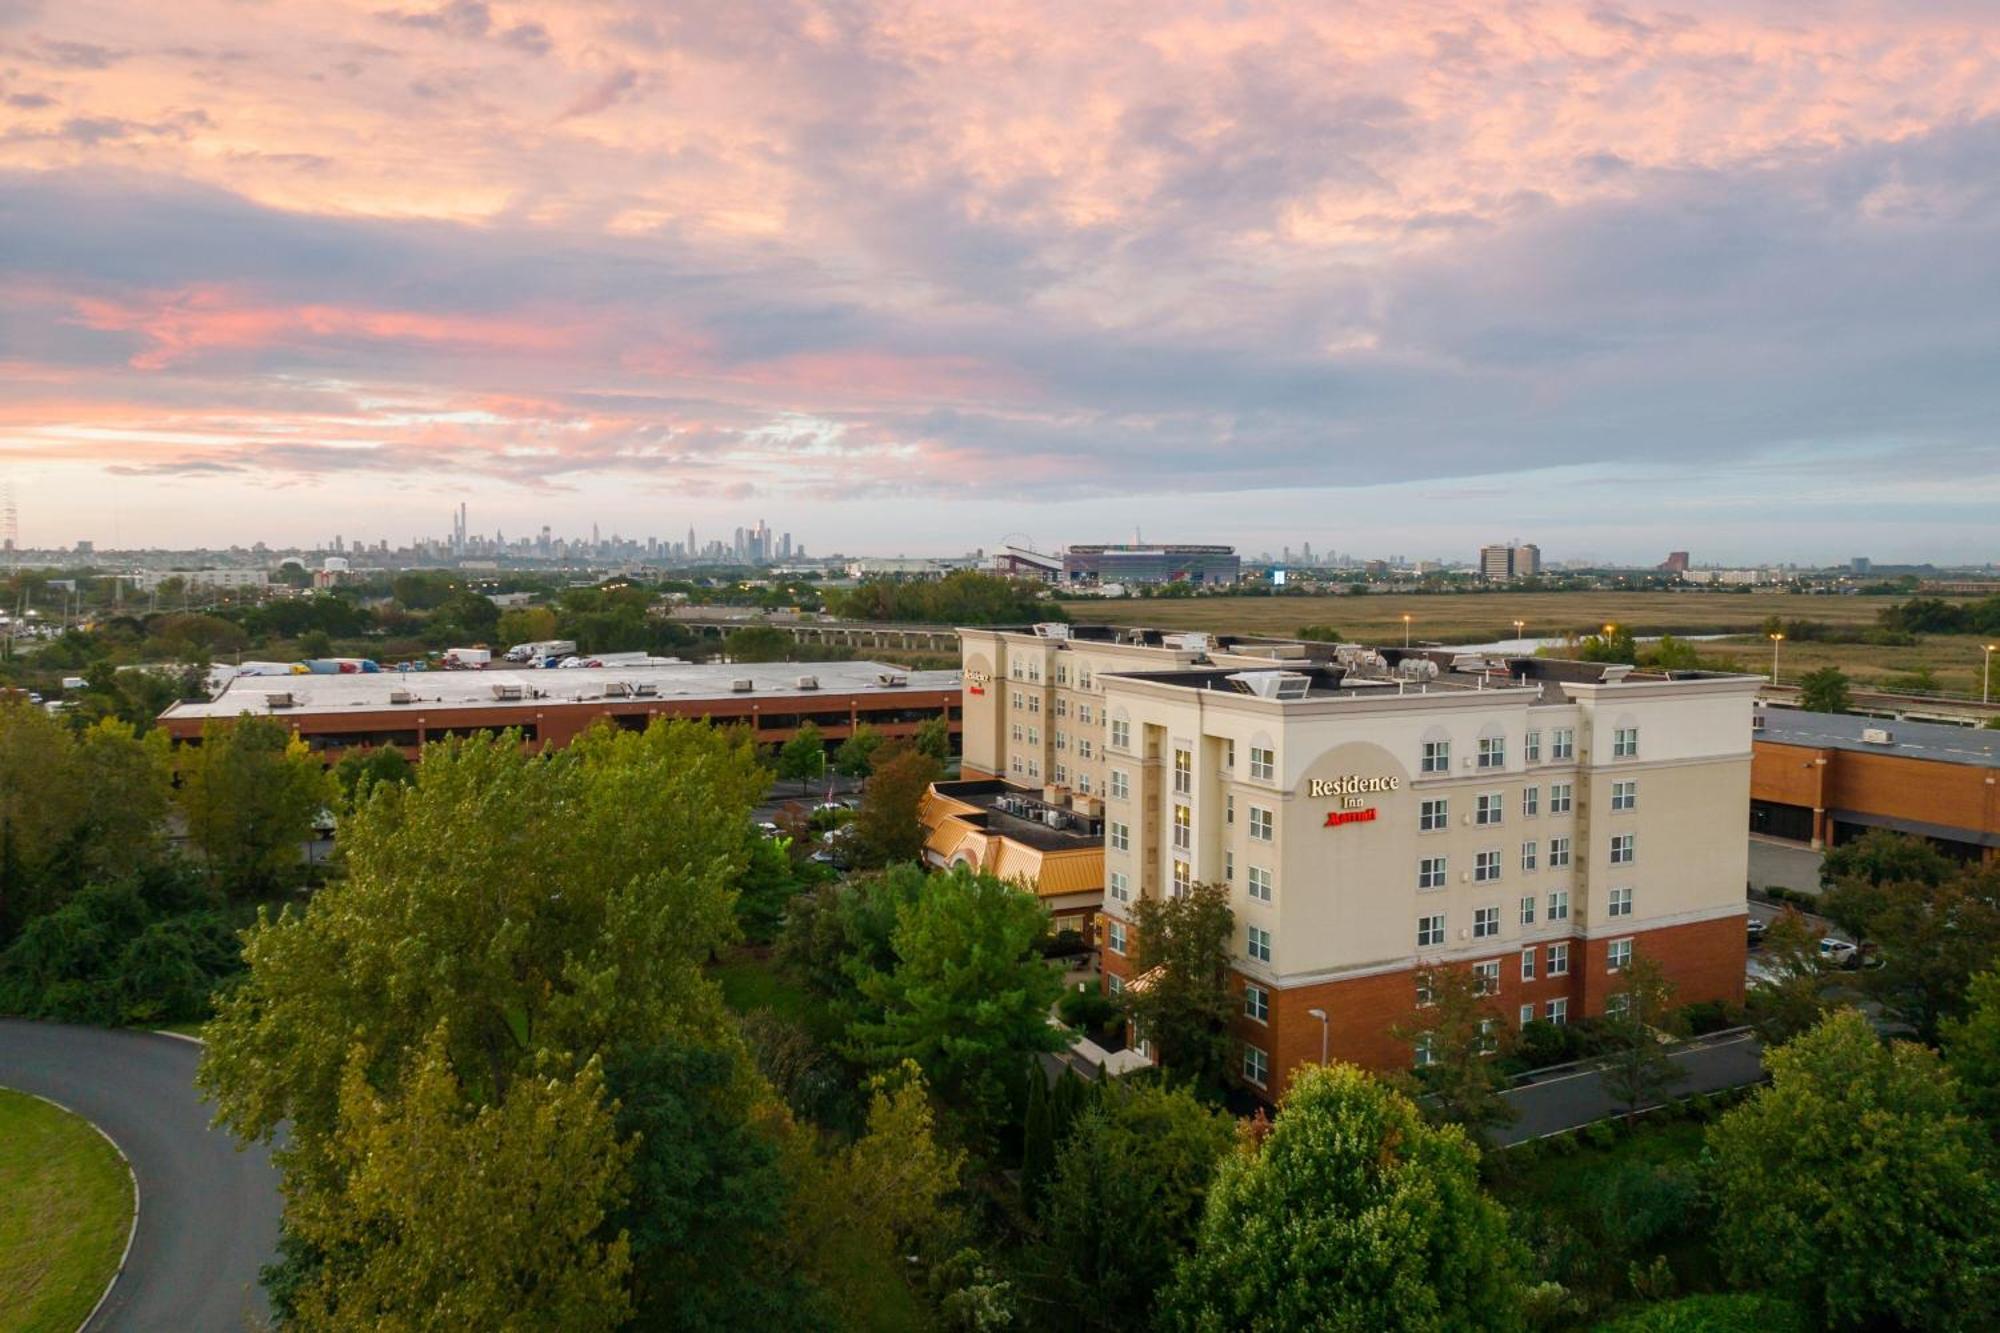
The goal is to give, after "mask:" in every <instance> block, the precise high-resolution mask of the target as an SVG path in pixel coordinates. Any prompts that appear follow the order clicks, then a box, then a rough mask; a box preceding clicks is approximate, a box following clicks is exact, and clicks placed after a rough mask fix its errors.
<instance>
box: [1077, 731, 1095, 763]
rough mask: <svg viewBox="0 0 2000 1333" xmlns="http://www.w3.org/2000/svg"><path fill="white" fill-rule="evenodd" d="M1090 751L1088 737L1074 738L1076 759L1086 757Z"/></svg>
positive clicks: (1088, 756) (1090, 753) (1089, 754)
mask: <svg viewBox="0 0 2000 1333" xmlns="http://www.w3.org/2000/svg"><path fill="white" fill-rule="evenodd" d="M1092 753H1093V751H1092V749H1091V744H1090V737H1088V736H1078V737H1077V738H1076V757H1077V758H1078V759H1088V758H1090V757H1091V755H1092Z"/></svg>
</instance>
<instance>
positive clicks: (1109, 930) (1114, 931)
mask: <svg viewBox="0 0 2000 1333" xmlns="http://www.w3.org/2000/svg"><path fill="white" fill-rule="evenodd" d="M1104 943H1105V947H1106V948H1108V949H1110V950H1111V952H1113V953H1118V954H1122V953H1124V952H1125V923H1124V922H1123V921H1113V922H1112V923H1111V924H1110V925H1108V926H1106V927H1105V928H1104Z"/></svg>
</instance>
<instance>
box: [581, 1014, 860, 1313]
mask: <svg viewBox="0 0 2000 1333" xmlns="http://www.w3.org/2000/svg"><path fill="white" fill-rule="evenodd" d="M742 1062H743V1056H742V1054H741V1052H740V1051H738V1050H735V1049H733V1048H730V1047H721V1046H703V1045H695V1044H691V1043H688V1042H684V1041H679V1040H675V1039H673V1038H668V1039H666V1040H664V1041H661V1042H659V1043H657V1044H655V1045H653V1046H649V1047H643V1048H636V1049H631V1050H626V1051H623V1052H620V1053H619V1054H617V1055H615V1056H614V1057H613V1058H612V1059H611V1061H610V1065H609V1069H608V1071H607V1074H606V1084H607V1087H608V1091H609V1095H610V1097H611V1098H612V1099H614V1100H615V1102H616V1105H617V1129H618V1136H619V1138H620V1139H621V1140H622V1141H624V1142H625V1143H627V1144H631V1145H633V1148H632V1154H633V1155H632V1158H631V1168H630V1172H629V1185H630V1192H629V1195H628V1197H627V1199H626V1201H625V1204H624V1206H623V1207H622V1208H621V1209H619V1210H618V1211H617V1212H616V1213H615V1214H614V1215H613V1216H612V1217H611V1218H610V1220H609V1222H608V1224H607V1225H606V1226H605V1227H604V1228H603V1231H602V1234H604V1235H605V1236H606V1237H607V1238H610V1237H616V1236H618V1235H620V1234H623V1235H624V1236H626V1237H628V1238H629V1240H630V1244H631V1253H632V1301H633V1306H634V1313H633V1320H632V1323H631V1325H630V1327H632V1328H639V1329H674V1330H690V1331H691V1333H692V1331H697V1330H725V1329H742V1328H753V1327H754V1328H761V1329H770V1330H780V1329H786V1328H796V1327H810V1326H815V1325H817V1324H820V1323H822V1322H824V1321H823V1318H822V1317H821V1312H819V1311H818V1310H817V1309H816V1308H815V1307H816V1305H817V1299H818V1298H817V1295H816V1293H815V1292H814V1291H813V1290H812V1288H811V1287H810V1286H809V1285H808V1284H806V1283H805V1282H803V1281H802V1280H800V1278H799V1276H798V1275H797V1273H796V1272H794V1271H793V1270H792V1268H791V1265H790V1263H789V1261H788V1259H787V1258H786V1221H787V1215H788V1212H789V1202H790V1196H791V1187H790V1182H789V1181H788V1179H787V1177H786V1175H785V1170H784V1164H783V1156H782V1155H783V1148H784V1142H783V1136H782V1133H781V1125H780V1123H779V1122H778V1120H777V1119H775V1118H774V1117H773V1116H772V1115H771V1114H770V1111H769V1108H768V1107H767V1106H763V1105H760V1102H759V1098H760V1096H764V1095H767V1094H764V1093H763V1091H762V1089H761V1087H760V1085H759V1084H758V1082H757V1081H756V1080H754V1079H752V1078H749V1077H746V1070H745V1069H744V1067H743V1063H742Z"/></svg>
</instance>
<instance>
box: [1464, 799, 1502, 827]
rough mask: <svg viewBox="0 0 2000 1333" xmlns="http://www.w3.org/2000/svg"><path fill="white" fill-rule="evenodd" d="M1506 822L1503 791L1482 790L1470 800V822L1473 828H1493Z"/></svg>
mask: <svg viewBox="0 0 2000 1333" xmlns="http://www.w3.org/2000/svg"><path fill="white" fill-rule="evenodd" d="M1506 822H1507V795H1506V793H1505V792H1497V791H1483V792H1481V793H1479V795H1478V796H1477V797H1475V798H1474V800H1473V802H1472V823H1473V826H1474V827H1475V828H1493V827H1495V826H1497V825H1500V824H1504V823H1506Z"/></svg>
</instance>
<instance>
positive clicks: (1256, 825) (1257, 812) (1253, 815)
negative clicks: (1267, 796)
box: [1250, 805, 1275, 842]
mask: <svg viewBox="0 0 2000 1333" xmlns="http://www.w3.org/2000/svg"><path fill="white" fill-rule="evenodd" d="M1250 836H1251V837H1252V838H1254V839H1256V840H1257V841H1258V842H1271V841H1274V840H1275V834H1274V831H1273V823H1272V816H1271V812H1270V811H1269V810H1266V809H1265V808H1264V807H1263V806H1261V805H1253V806H1251V807H1250Z"/></svg>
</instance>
